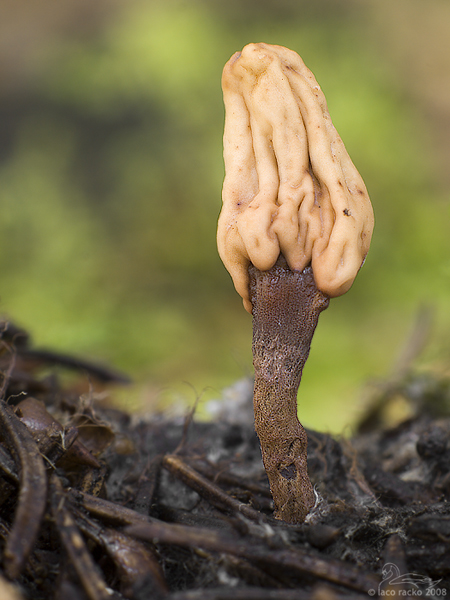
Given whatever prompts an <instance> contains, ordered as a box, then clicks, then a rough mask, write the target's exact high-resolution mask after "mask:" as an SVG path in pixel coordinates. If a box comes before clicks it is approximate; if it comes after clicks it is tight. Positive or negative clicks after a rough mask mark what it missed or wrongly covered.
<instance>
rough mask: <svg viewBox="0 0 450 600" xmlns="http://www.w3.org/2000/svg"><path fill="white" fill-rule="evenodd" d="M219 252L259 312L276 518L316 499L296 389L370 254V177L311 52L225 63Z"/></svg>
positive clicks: (264, 53) (264, 440)
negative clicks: (334, 113) (333, 304)
mask: <svg viewBox="0 0 450 600" xmlns="http://www.w3.org/2000/svg"><path fill="white" fill-rule="evenodd" d="M222 87H223V95H224V103H225V109H226V118H225V132H224V161H225V180H224V184H223V206H222V211H221V213H220V217H219V222H218V231H217V242H218V249H219V254H220V257H221V259H222V261H223V263H224V265H225V267H226V268H227V270H228V271H229V273H230V275H231V277H232V279H233V282H234V285H235V288H236V290H237V292H238V293H239V294H240V296H241V297H242V299H243V302H244V306H245V308H246V310H247V311H249V312H251V313H252V315H253V363H254V368H255V387H254V402H253V403H254V413H255V428H256V432H257V434H258V437H259V439H260V443H261V451H262V456H263V461H264V466H265V469H266V472H267V475H268V479H269V483H270V486H271V490H272V495H273V498H274V504H275V516H277V517H278V518H280V519H283V520H285V521H287V522H292V523H297V522H302V521H303V520H304V519H305V517H306V515H307V514H308V512H309V511H310V510H311V508H312V506H313V505H314V492H313V489H312V486H311V482H310V480H309V476H308V472H307V464H306V456H307V437H306V433H305V431H304V429H303V427H302V426H301V424H300V423H299V421H298V418H297V391H298V387H299V385H300V379H301V374H302V370H303V366H304V364H305V361H306V359H307V357H308V354H309V348H310V344H311V340H312V336H313V333H314V330H315V327H316V325H317V321H318V318H319V314H320V312H321V311H322V310H324V309H325V308H326V307H327V306H328V303H329V298H330V297H335V296H340V295H341V294H344V293H345V292H347V291H348V290H349V288H350V287H351V285H352V283H353V281H354V279H355V277H356V274H357V272H358V271H359V269H360V268H361V265H362V263H363V262H364V259H365V256H366V254H367V252H368V249H369V244H370V239H371V236H372V229H373V211H372V207H371V204H370V200H369V197H368V194H367V190H366V187H365V185H364V182H363V180H362V178H361V176H360V175H359V173H358V171H357V170H356V168H355V166H354V165H353V163H352V161H351V159H350V157H349V156H348V154H347V151H346V150H345V147H344V144H343V143H342V140H341V138H340V137H339V135H338V133H337V131H336V129H335V128H334V126H333V124H332V122H331V118H330V115H329V113H328V109H327V105H326V100H325V96H324V95H323V93H322V91H321V89H320V86H319V85H318V83H317V81H316V79H315V77H314V75H313V74H312V73H311V71H310V70H309V69H308V68H307V67H306V66H305V64H304V63H303V61H302V59H301V58H300V57H299V56H298V54H296V53H295V52H293V51H292V50H288V49H287V48H284V47H282V46H273V45H269V44H262V43H261V44H249V45H247V46H245V48H244V49H243V50H242V52H237V53H236V54H234V55H233V56H232V57H231V59H230V60H229V61H228V62H227V64H226V65H225V68H224V71H223V77H222Z"/></svg>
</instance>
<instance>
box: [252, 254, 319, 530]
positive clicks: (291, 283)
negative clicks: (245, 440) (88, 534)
mask: <svg viewBox="0 0 450 600" xmlns="http://www.w3.org/2000/svg"><path fill="white" fill-rule="evenodd" d="M249 277H250V298H251V302H252V307H253V310H252V314H253V346H252V348H253V365H254V368H255V388H254V396H253V406H254V412H255V429H256V433H257V434H258V437H259V440H260V444H261V452H262V457H263V462H264V467H265V469H266V473H267V476H268V478H269V483H270V488H271V491H272V496H273V500H274V503H275V516H276V517H277V518H279V519H282V520H284V521H286V522H288V523H301V522H303V521H304V519H305V517H306V515H307V514H308V513H309V511H310V510H311V508H312V507H313V505H314V492H313V488H312V485H311V481H310V479H309V476H308V469H307V461H306V458H307V436H306V432H305V430H304V428H303V427H302V425H301V424H300V422H299V420H298V417H297V391H298V388H299V385H300V380H301V377H302V371H303V367H304V365H305V362H306V359H307V358H308V355H309V349H310V346H311V340H312V337H313V334H314V330H315V328H316V325H317V322H318V319H319V314H320V313H321V312H322V310H324V309H325V308H327V306H328V304H329V298H328V296H325V295H324V294H323V293H322V292H321V291H319V290H318V289H317V287H316V284H315V282H314V276H313V272H312V269H311V267H310V266H308V267H306V268H305V269H304V270H303V271H301V272H300V271H292V270H291V269H290V268H289V266H288V265H287V262H286V260H285V259H284V258H283V257H282V256H281V255H280V257H279V258H278V260H277V262H276V263H275V265H274V266H273V267H272V268H271V269H269V270H268V271H260V270H259V269H257V268H256V267H254V266H253V265H250V266H249Z"/></svg>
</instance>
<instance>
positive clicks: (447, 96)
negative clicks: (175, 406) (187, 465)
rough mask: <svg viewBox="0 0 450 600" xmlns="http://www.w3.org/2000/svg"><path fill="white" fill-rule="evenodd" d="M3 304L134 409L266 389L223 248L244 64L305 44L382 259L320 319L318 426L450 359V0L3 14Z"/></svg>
mask: <svg viewBox="0 0 450 600" xmlns="http://www.w3.org/2000/svg"><path fill="white" fill-rule="evenodd" d="M0 9H1V13H2V17H1V19H0V82H1V89H0V206H1V218H0V246H1V247H0V282H1V285H0V307H1V312H2V313H3V314H6V315H8V316H9V317H10V318H11V319H13V320H14V321H15V322H17V323H18V324H20V325H22V326H24V327H26V328H27V329H29V330H30V332H31V333H32V335H33V338H34V342H35V344H36V345H39V346H46V347H52V348H56V349H59V350H61V351H65V352H72V353H76V354H81V355H83V356H85V357H86V356H88V357H91V358H93V359H97V360H101V361H103V362H108V363H110V364H112V365H114V366H116V367H117V368H119V369H122V370H124V371H126V372H128V373H130V374H131V375H132V376H133V378H134V379H135V381H136V382H137V383H136V386H135V387H133V388H131V389H128V390H125V391H124V392H123V393H122V394H121V395H120V397H121V401H122V402H123V403H125V404H126V405H127V406H128V407H129V408H132V409H135V408H140V409H144V408H146V409H150V410H154V409H155V408H157V407H160V406H161V405H162V404H164V403H166V402H168V401H172V402H173V401H175V402H178V401H180V400H181V401H182V402H185V403H187V404H192V403H193V401H194V400H195V398H196V397H197V396H200V398H201V404H203V405H204V404H205V403H206V401H207V400H208V399H210V398H217V397H220V395H221V390H222V388H223V387H225V386H228V385H230V384H232V383H233V382H234V381H236V380H238V379H240V378H242V377H245V376H249V375H251V372H252V367H251V349H250V346H251V317H250V316H249V315H248V314H247V313H246V312H245V311H244V310H243V308H242V306H241V301H240V298H239V297H238V296H237V295H236V293H235V292H234V288H233V286H232V283H231V280H230V278H229V276H228V274H227V272H226V271H225V269H224V268H223V266H222V264H221V262H220V260H219V258H218V256H217V252H216V246H215V228H216V220H217V216H218V213H219V211H220V203H221V200H220V192H221V184H222V178H223V163H222V139H221V138H222V128H223V106H222V96H221V89H220V77H221V71H222V67H223V65H224V63H225V62H226V61H227V60H228V58H229V57H230V56H231V55H232V54H233V53H234V52H235V51H236V50H239V49H241V48H242V47H243V46H244V45H245V44H247V43H248V42H251V41H256V42H257V41H265V42H268V43H274V44H281V45H284V46H288V47H290V48H292V49H293V50H295V51H297V52H298V53H299V54H300V55H301V56H302V57H303V59H304V60H305V62H306V64H307V65H308V66H309V67H310V68H311V70H312V71H313V72H314V74H315V75H316V78H317V79H318V81H319V83H320V84H321V86H322V89H323V90H324V92H325V95H326V97H327V100H328V105H329V109H330V112H331V116H332V118H333V121H334V123H335V125H336V127H337V129H338V131H339V133H340V135H341V137H342V138H343V140H344V143H345V144H346V147H347V149H348V151H349V153H350V155H351V156H352V158H353V161H354V162H355V164H356V166H357V168H358V169H359V171H360V172H361V174H362V176H363V178H364V179H365V181H366V184H367V187H368V189H369V192H370V195H371V198H372V202H373V205H374V209H375V215H376V229H375V233H374V238H373V242H372V248H371V251H370V253H369V256H368V259H367V261H366V264H365V266H364V268H363V269H362V271H361V272H360V274H359V276H358V278H357V280H356V282H355V284H354V286H353V288H352V289H351V291H350V292H349V293H348V294H347V295H346V296H343V297H341V298H339V299H336V300H333V301H332V303H331V306H330V308H329V309H328V310H327V311H326V312H325V313H323V315H322V316H321V322H320V324H319V327H318V330H317V334H316V337H315V339H314V342H313V348H312V352H311V355H310V359H309V361H308V364H307V367H306V370H305V373H304V380H303V382H302V389H301V401H300V403H301V415H302V422H303V423H304V424H305V425H307V426H312V427H319V428H321V429H328V430H331V431H335V432H336V431H341V430H342V429H343V428H344V427H345V426H346V425H348V424H351V423H352V421H353V420H354V418H355V415H356V414H357V413H358V411H359V410H360V409H361V404H362V397H363V394H362V390H363V388H364V386H365V382H367V381H369V380H374V379H377V378H383V377H386V376H389V375H391V372H392V369H393V365H394V364H395V361H396V360H397V357H398V355H399V353H400V351H401V348H402V346H403V345H404V343H405V340H407V339H408V332H409V331H410V329H411V327H412V325H413V323H414V321H415V318H416V315H417V313H418V311H419V309H420V307H421V306H424V305H426V306H430V307H431V309H432V311H433V316H434V318H433V328H432V331H431V332H430V340H429V343H428V344H427V345H426V347H425V349H424V352H423V353H422V354H421V356H420V359H419V360H418V364H419V366H421V367H426V368H433V369H436V368H439V369H444V370H445V369H446V368H447V363H448V357H449V353H450V343H449V333H450V314H449V310H448V308H447V307H448V302H449V298H450V285H449V281H450V253H449V251H450V235H449V226H448V223H449V216H450V205H449V188H450V173H449V171H450V170H449V168H448V165H449V162H450V143H449V142H448V140H449V137H450V3H449V2H448V0H427V1H426V2H424V0H396V1H395V2H392V0H315V1H314V2H311V1H306V0H227V1H226V2H224V1H223V0H204V1H203V0H189V1H183V0H161V1H158V0H147V1H139V0H96V1H95V2H92V0H65V1H63V2H61V0H55V1H53V0H52V1H50V0H33V2H32V3H30V2H29V0H14V1H13V0H11V1H5V0H2V1H1V2H0Z"/></svg>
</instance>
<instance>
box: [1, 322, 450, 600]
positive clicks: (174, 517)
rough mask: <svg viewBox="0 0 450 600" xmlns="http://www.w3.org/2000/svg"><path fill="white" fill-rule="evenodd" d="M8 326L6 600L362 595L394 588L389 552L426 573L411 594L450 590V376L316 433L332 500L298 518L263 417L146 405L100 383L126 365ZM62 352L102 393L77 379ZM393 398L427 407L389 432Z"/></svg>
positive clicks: (323, 497) (408, 383)
mask: <svg viewBox="0 0 450 600" xmlns="http://www.w3.org/2000/svg"><path fill="white" fill-rule="evenodd" d="M2 332H3V333H2V336H3V337H2V347H1V355H0V360H1V370H2V374H3V375H2V378H3V384H2V398H3V399H2V400H1V407H0V413H1V421H0V423H1V426H0V433H1V437H0V441H1V443H0V556H1V565H2V566H1V575H0V596H1V597H2V598H5V599H7V600H10V599H11V600H12V599H18V598H33V600H40V599H46V600H48V599H50V598H55V599H59V598H64V599H65V600H72V599H73V600H84V599H86V598H89V599H90V600H94V599H95V600H100V599H101V600H103V599H105V600H106V599H107V598H108V599H111V598H116V599H118V600H119V599H122V598H129V599H135V600H139V599H142V600H143V599H146V600H147V599H148V598H156V599H163V598H164V599H167V600H188V599H192V600H194V599H199V600H200V599H202V600H203V599H205V600H219V599H233V600H239V599H246V600H252V599H258V600H259V599H261V600H265V599H267V600H289V599H296V600H303V599H310V598H311V599H315V600H319V599H329V600H332V599H344V598H345V599H352V598H355V599H356V598H367V594H368V592H369V591H370V592H371V593H372V594H373V595H376V594H377V592H378V590H379V586H380V585H384V586H385V587H384V589H387V587H386V586H388V585H390V584H389V581H388V580H387V579H386V575H385V571H383V572H382V568H383V566H384V565H386V564H391V565H396V567H397V568H398V570H399V571H400V572H402V573H406V572H413V573H414V574H415V575H417V581H416V583H413V584H411V582H410V583H408V582H403V583H402V584H397V585H395V586H392V587H391V588H390V589H392V590H394V592H395V593H396V594H400V592H401V591H402V590H403V591H405V590H407V589H408V585H409V586H411V585H414V586H415V588H414V589H416V590H417V589H422V590H425V589H429V588H430V585H431V584H432V583H433V582H437V581H438V580H441V581H440V582H439V590H440V595H445V594H446V592H447V590H448V589H450V588H447V587H446V585H448V583H447V584H446V583H445V579H446V578H447V579H448V577H449V573H450V555H449V552H448V541H449V536H450V505H449V503H448V499H449V496H450V476H449V472H450V444H449V441H448V440H449V437H450V436H449V433H450V418H449V410H450V409H449V407H450V404H449V399H450V384H449V383H448V382H445V381H435V380H432V379H428V378H420V377H418V376H416V377H413V376H411V377H410V378H408V379H406V380H405V381H404V382H403V383H402V384H401V386H400V387H398V388H397V389H395V390H387V391H385V393H384V395H383V396H380V398H379V402H378V404H374V405H373V407H372V409H371V413H370V415H368V417H367V419H365V420H363V421H361V427H360V429H361V431H360V433H359V434H358V435H357V436H356V437H355V439H353V440H352V441H351V442H349V441H346V440H343V439H342V440H339V439H335V438H333V437H331V436H329V435H326V434H323V433H318V432H314V431H309V432H308V440H309V447H308V467H309V472H310V476H311V480H312V482H313V483H314V484H315V489H316V491H317V493H318V496H319V497H320V500H319V502H318V504H317V506H316V507H315V509H314V510H313V512H312V515H311V517H310V518H309V520H308V522H307V523H305V524H302V525H287V524H286V523H283V522H282V521H279V520H276V519H274V518H273V516H272V511H273V507H272V500H271V496H270V491H269V486H268V483H267V480H266V476H265V472H264V469H263V466H262V461H261V456H260V451H259V444H258V440H257V438H256V435H255V433H254V429H253V424H252V423H250V422H249V421H248V420H246V419H245V418H243V417H242V418H240V419H237V420H236V419H233V418H232V414H231V412H230V413H227V412H226V411H225V413H224V414H223V415H222V418H221V419H220V421H218V422H210V423H198V422H195V420H193V419H192V418H190V417H187V418H186V419H169V418H167V417H165V416H164V415H149V416H148V417H146V418H137V417H131V416H130V415H128V414H125V413H124V412H122V411H119V410H117V409H113V408H111V407H108V406H105V405H104V402H102V403H96V401H95V393H93V392H92V386H93V387H94V388H96V389H97V390H98V389H100V387H102V386H103V387H104V386H105V384H107V383H114V382H117V381H118V380H121V379H122V378H121V377H120V376H119V375H118V374H116V373H113V372H111V371H109V370H107V369H102V368H99V367H97V366H94V365H91V364H89V363H88V362H86V361H79V360H74V359H72V358H70V357H67V356H61V355H57V354H53V353H48V352H40V351H37V350H33V349H32V348H31V347H30V343H29V341H28V338H27V336H26V334H25V333H24V332H22V331H20V330H18V329H16V328H14V327H13V326H12V325H11V324H6V323H4V324H3V327H2ZM57 364H59V365H62V366H64V367H65V368H72V369H75V370H76V371H77V372H79V374H80V381H87V380H89V381H90V385H91V391H90V392H89V391H88V393H83V394H80V391H79V388H78V387H77V388H75V387H74V386H73V385H72V386H71V388H70V389H66V388H64V387H63V386H62V385H61V383H60V379H59V377H58V376H57V375H55V373H56V369H55V368H53V369H52V370H51V371H50V373H51V374H50V375H49V374H48V373H49V366H53V365H57ZM87 375H88V377H87ZM77 385H78V384H77ZM394 393H395V394H396V395H398V394H399V393H401V394H403V396H404V397H405V398H409V399H410V400H411V401H414V402H415V403H416V405H417V411H416V412H417V414H416V416H414V417H413V418H411V419H409V420H408V421H405V422H403V423H402V424H401V425H399V426H397V427H396V428H394V429H388V430H387V429H383V428H380V427H378V426H377V427H376V428H375V429H374V428H373V425H374V424H375V423H377V419H378V417H379V415H380V412H381V411H382V409H383V408H384V407H385V405H386V404H388V403H389V399H390V398H391V397H392V395H393V394H394ZM249 396H250V397H249V398H248V401H249V402H251V392H250V394H249ZM244 400H245V398H244ZM419 575H420V576H421V577H422V580H421V581H419ZM420 586H422V587H421V588H420ZM436 589H438V588H436ZM392 595H393V594H392ZM393 597H401V596H400V595H398V596H394V595H393Z"/></svg>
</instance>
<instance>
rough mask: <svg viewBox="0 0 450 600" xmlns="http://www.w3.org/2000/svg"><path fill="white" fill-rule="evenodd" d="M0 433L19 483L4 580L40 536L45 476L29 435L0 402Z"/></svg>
mask: <svg viewBox="0 0 450 600" xmlns="http://www.w3.org/2000/svg"><path fill="white" fill-rule="evenodd" d="M0 429H1V431H2V435H3V437H4V438H5V440H6V443H7V444H8V447H9V448H10V450H11V452H12V453H13V455H14V458H15V462H16V467H17V470H18V471H19V481H20V488H19V496H18V501H17V508H16V511H15V514H14V520H13V524H12V527H11V533H10V535H9V537H8V541H7V542H6V547H5V551H4V559H3V566H4V569H5V573H6V576H7V577H8V578H9V579H15V578H16V577H17V576H18V575H19V574H20V572H21V571H22V568H23V566H24V564H25V562H26V560H27V557H28V555H29V554H30V552H31V549H32V547H33V545H34V543H35V541H36V538H37V535H38V532H39V528H40V525H41V521H42V518H43V515H44V511H45V505H46V501H47V476H46V472H45V467H44V463H43V460H42V457H41V455H40V453H39V449H38V447H37V445H36V442H35V441H34V439H33V437H32V435H31V433H30V432H29V431H28V429H27V428H26V426H25V425H24V424H23V423H22V422H21V421H20V419H19V418H18V417H17V416H16V415H15V414H14V411H13V410H12V409H11V407H10V406H8V405H7V404H6V402H4V401H3V400H0Z"/></svg>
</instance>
